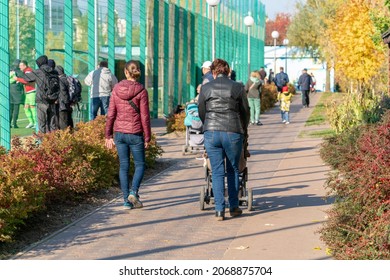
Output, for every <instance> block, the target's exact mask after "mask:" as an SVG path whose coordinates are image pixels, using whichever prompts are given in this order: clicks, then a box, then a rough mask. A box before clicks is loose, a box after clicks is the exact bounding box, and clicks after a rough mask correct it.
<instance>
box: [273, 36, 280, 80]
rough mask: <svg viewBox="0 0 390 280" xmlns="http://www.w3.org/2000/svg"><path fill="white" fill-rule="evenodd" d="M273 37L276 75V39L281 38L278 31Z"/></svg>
mask: <svg viewBox="0 0 390 280" xmlns="http://www.w3.org/2000/svg"><path fill="white" fill-rule="evenodd" d="M271 36H272V38H274V73H276V39H278V38H279V32H278V31H276V30H275V31H272V34H271Z"/></svg>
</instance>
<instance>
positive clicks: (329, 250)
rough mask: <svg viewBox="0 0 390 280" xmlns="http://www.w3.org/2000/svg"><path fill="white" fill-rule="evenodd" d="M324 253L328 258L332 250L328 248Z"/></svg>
mask: <svg viewBox="0 0 390 280" xmlns="http://www.w3.org/2000/svg"><path fill="white" fill-rule="evenodd" d="M325 253H326V254H327V255H328V256H331V255H332V250H331V249H330V248H326V250H325Z"/></svg>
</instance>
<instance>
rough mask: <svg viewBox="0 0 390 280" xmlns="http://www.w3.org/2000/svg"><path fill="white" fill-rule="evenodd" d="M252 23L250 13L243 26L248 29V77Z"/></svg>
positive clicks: (249, 72) (249, 73)
mask: <svg viewBox="0 0 390 280" xmlns="http://www.w3.org/2000/svg"><path fill="white" fill-rule="evenodd" d="M254 22H255V21H254V19H253V17H251V15H250V13H249V14H248V15H247V16H246V17H245V18H244V24H245V25H246V27H248V77H250V75H251V27H252V25H253V24H254Z"/></svg>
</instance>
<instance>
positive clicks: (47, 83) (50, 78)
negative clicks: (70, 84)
mask: <svg viewBox="0 0 390 280" xmlns="http://www.w3.org/2000/svg"><path fill="white" fill-rule="evenodd" d="M43 72H44V73H45V77H46V79H45V80H44V89H43V90H42V93H43V98H44V99H45V100H46V101H47V102H49V103H54V102H56V101H57V100H58V97H59V96H60V79H59V77H58V75H57V74H54V73H48V72H45V71H43Z"/></svg>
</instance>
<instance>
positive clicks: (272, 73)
mask: <svg viewBox="0 0 390 280" xmlns="http://www.w3.org/2000/svg"><path fill="white" fill-rule="evenodd" d="M273 81H274V71H272V69H269V74H268V84H271V83H272V82H273Z"/></svg>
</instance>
